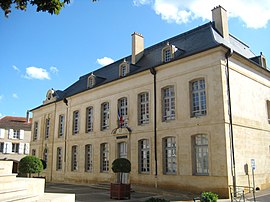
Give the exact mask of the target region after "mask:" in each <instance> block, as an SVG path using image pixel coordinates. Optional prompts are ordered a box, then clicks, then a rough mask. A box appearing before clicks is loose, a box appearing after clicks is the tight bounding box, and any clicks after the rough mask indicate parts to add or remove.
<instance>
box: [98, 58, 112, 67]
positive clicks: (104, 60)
mask: <svg viewBox="0 0 270 202" xmlns="http://www.w3.org/2000/svg"><path fill="white" fill-rule="evenodd" d="M113 62H114V60H113V59H112V58H108V57H103V58H100V59H97V63H98V64H100V65H102V66H105V65H109V64H111V63H113Z"/></svg>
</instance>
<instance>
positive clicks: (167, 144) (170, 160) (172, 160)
mask: <svg viewBox="0 0 270 202" xmlns="http://www.w3.org/2000/svg"><path fill="white" fill-rule="evenodd" d="M163 145H164V150H163V152H164V154H163V155H164V173H166V174H175V173H176V167H177V166H176V141H175V137H168V138H164V139H163Z"/></svg>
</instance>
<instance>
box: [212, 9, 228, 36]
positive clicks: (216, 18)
mask: <svg viewBox="0 0 270 202" xmlns="http://www.w3.org/2000/svg"><path fill="white" fill-rule="evenodd" d="M212 20H213V22H214V27H215V29H216V30H217V31H218V33H219V34H220V35H221V36H222V37H223V38H224V39H229V28H228V17H227V11H226V10H225V9H224V8H222V7H221V6H217V7H215V8H214V9H213V10H212Z"/></svg>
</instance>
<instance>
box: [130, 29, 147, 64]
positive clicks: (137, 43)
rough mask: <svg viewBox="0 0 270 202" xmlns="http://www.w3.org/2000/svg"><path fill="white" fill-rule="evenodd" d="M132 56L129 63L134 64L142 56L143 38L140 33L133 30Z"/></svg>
mask: <svg viewBox="0 0 270 202" xmlns="http://www.w3.org/2000/svg"><path fill="white" fill-rule="evenodd" d="M131 36H132V58H131V63H132V64H136V63H137V62H138V61H139V60H140V59H141V57H142V56H143V51H144V38H143V36H142V35H141V34H139V33H137V32H134V33H133V34H132V35H131Z"/></svg>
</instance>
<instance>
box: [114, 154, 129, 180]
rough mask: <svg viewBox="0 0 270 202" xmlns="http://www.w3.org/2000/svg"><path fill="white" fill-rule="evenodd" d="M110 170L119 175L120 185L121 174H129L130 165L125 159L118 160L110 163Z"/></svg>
mask: <svg viewBox="0 0 270 202" xmlns="http://www.w3.org/2000/svg"><path fill="white" fill-rule="evenodd" d="M112 170H113V172H114V173H119V174H120V183H121V184H122V175H123V173H130V171H131V163H130V161H129V160H128V159H126V158H118V159H115V160H114V161H113V162H112Z"/></svg>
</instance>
